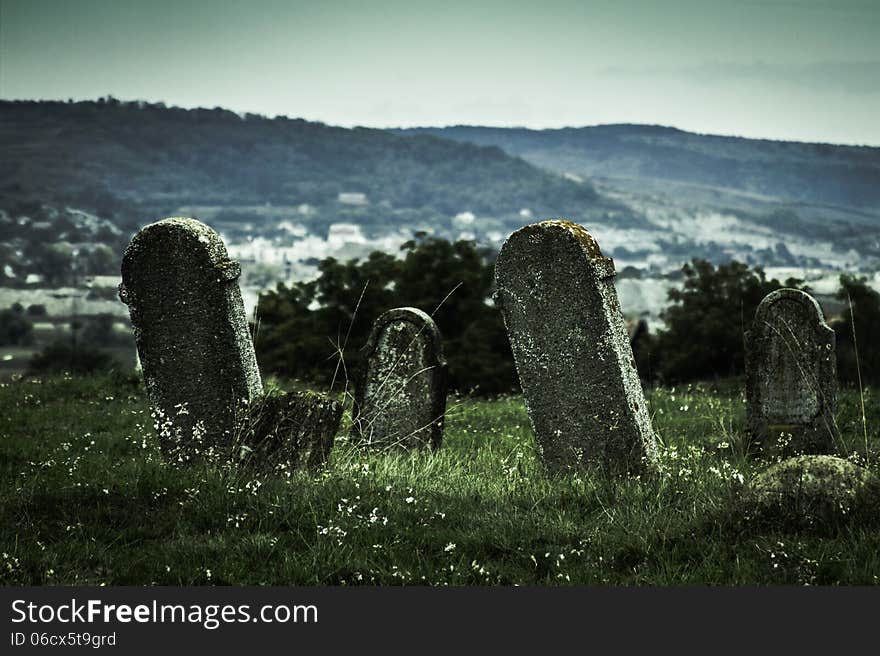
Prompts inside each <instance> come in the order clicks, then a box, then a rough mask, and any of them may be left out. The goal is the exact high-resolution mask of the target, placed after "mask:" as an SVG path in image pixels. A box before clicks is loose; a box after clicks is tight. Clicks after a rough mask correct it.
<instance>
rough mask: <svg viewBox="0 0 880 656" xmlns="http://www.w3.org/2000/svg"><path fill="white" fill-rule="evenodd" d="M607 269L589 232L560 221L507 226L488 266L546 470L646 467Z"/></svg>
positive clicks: (647, 437)
mask: <svg viewBox="0 0 880 656" xmlns="http://www.w3.org/2000/svg"><path fill="white" fill-rule="evenodd" d="M614 275H615V271H614V262H613V261H612V260H611V259H610V258H607V257H604V256H603V255H602V252H601V250H600V249H599V245H598V243H597V242H596V240H595V239H594V238H593V237H592V235H590V234H589V232H587V230H586V229H585V228H583V227H582V226H580V225H577V224H575V223H572V222H570V221H565V220H553V221H544V222H541V223H536V224H532V225H528V226H526V227H524V228H521V229H520V230H518V231H516V232H514V233H513V234H512V235H511V236H510V237H509V238H508V239H507V241H506V242H505V244H504V246H503V247H502V249H501V252H500V254H499V255H498V259H497V261H496V264H495V282H496V290H497V291H496V295H495V300H496V304H497V305H499V306H500V309H501V312H502V314H503V316H504V323H505V325H506V327H507V333H508V337H509V339H510V345H511V348H512V350H513V355H514V359H515V361H516V368H517V373H518V374H519V379H520V383H521V385H522V389H523V393H524V396H525V400H526V405H527V408H528V413H529V418H530V420H531V423H532V427H533V429H534V432H535V437H536V440H537V446H538V449H539V451H540V452H541V456H542V458H543V460H544V462H545V464H546V466H547V467H548V468H549V469H550V470H555V471H564V470H567V469H570V468H580V467H582V466H584V465H589V466H595V465H599V466H601V467H603V468H604V469H606V470H608V471H610V472H613V473H624V472H631V473H637V472H642V471H650V470H651V469H653V467H652V465H653V461H654V456H655V451H656V447H655V437H654V432H653V429H652V427H651V421H650V418H649V416H648V411H647V407H646V404H645V398H644V394H643V392H642V387H641V383H640V381H639V377H638V374H637V372H636V368H635V360H634V358H633V353H632V348H631V346H630V342H629V338H628V336H627V332H626V327H625V324H624V320H623V315H622V314H621V310H620V305H619V303H618V300H617V293H616V291H615V289H614V283H613V281H614Z"/></svg>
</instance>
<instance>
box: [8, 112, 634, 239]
mask: <svg viewBox="0 0 880 656" xmlns="http://www.w3.org/2000/svg"><path fill="white" fill-rule="evenodd" d="M0 145H2V148H3V151H4V157H3V159H2V162H0V209H7V210H9V208H10V207H13V208H14V206H15V205H16V203H19V204H20V203H21V202H22V199H28V198H30V199H33V198H36V199H39V200H42V201H48V202H50V203H52V204H55V205H64V204H70V205H73V206H75V207H79V208H82V209H85V210H88V211H91V212H94V213H95V214H97V215H99V216H101V217H106V218H114V219H115V221H116V222H117V224H119V225H122V226H123V227H125V228H127V229H132V228H133V227H135V226H137V225H138V224H143V223H145V222H146V221H149V220H153V219H155V218H156V217H159V216H166V215H168V214H171V213H173V212H174V211H175V210H176V209H178V208H181V207H191V206H209V207H213V208H215V209H216V208H221V209H222V208H229V210H230V212H228V213H227V216H226V217H225V218H226V220H232V221H234V220H236V218H238V219H240V220H242V221H244V220H256V221H260V220H261V218H260V217H261V214H260V212H259V211H258V209H259V208H260V207H265V206H266V205H267V204H271V205H272V206H282V207H285V208H290V211H289V212H288V214H290V213H295V212H294V209H295V208H297V207H299V206H301V205H308V206H310V207H311V208H313V209H316V210H317V212H314V213H311V214H309V213H308V212H306V213H304V214H303V216H300V217H299V220H301V222H304V223H309V221H311V222H312V227H315V228H316V230H317V231H319V232H320V229H324V230H326V224H328V223H330V222H333V221H334V220H352V221H354V222H357V223H360V224H361V225H364V226H366V227H370V228H376V229H379V228H388V227H391V228H394V227H396V226H398V225H410V224H412V223H414V222H421V223H423V224H428V225H436V226H437V227H438V228H443V227H445V225H446V224H447V223H448V222H449V221H450V220H451V218H452V217H454V216H455V215H456V214H457V213H460V212H466V211H467V212H473V213H475V214H477V215H486V216H490V217H495V218H504V217H507V218H509V219H511V220H513V218H514V217H517V216H518V212H519V210H520V209H522V208H530V209H531V210H532V211H533V212H535V215H536V216H553V215H566V216H573V218H578V217H579V216H580V217H581V218H586V217H587V216H589V215H591V213H600V214H603V213H604V212H606V211H608V210H613V209H617V210H618V218H617V219H616V220H617V221H619V222H621V223H622V224H625V223H627V222H628V221H630V222H638V217H637V216H636V215H635V214H634V213H632V212H620V210H621V208H620V207H619V205H618V204H616V203H614V202H612V201H610V200H608V199H603V198H601V197H600V196H599V195H598V194H597V192H596V191H595V189H594V188H593V187H592V186H591V185H589V184H587V183H582V184H578V183H575V182H572V181H571V180H567V179H565V178H563V177H562V176H561V175H559V174H556V173H553V172H549V171H544V170H540V169H538V168H537V167H535V166H534V165H531V164H529V163H527V162H525V161H524V160H522V159H520V158H518V157H515V156H510V155H508V154H506V153H504V152H503V151H502V150H501V149H500V148H497V147H494V146H475V145H472V144H462V143H459V142H456V141H452V140H446V139H439V138H436V137H432V136H429V135H425V136H420V137H417V138H415V139H411V138H404V137H401V136H398V135H394V134H391V133H389V132H386V131H382V130H373V129H366V128H355V129H344V128H338V127H331V126H327V125H324V124H321V123H310V122H307V121H304V120H298V119H288V118H284V117H279V118H274V119H270V118H267V117H263V116H256V115H250V114H248V115H244V116H240V115H238V114H235V113H233V112H230V111H227V110H223V109H219V108H217V109H194V110H185V109H179V108H169V107H165V106H164V105H161V104H154V105H150V104H144V103H120V102H118V101H115V100H112V99H110V100H104V101H100V102H77V103H61V102H0ZM339 194H364V196H365V202H364V203H360V204H357V203H356V204H355V205H356V206H352V205H351V204H345V203H340V197H339ZM254 208H257V209H254ZM310 215H311V216H312V218H311V219H310V218H308V217H309V216H310ZM275 218H277V217H275Z"/></svg>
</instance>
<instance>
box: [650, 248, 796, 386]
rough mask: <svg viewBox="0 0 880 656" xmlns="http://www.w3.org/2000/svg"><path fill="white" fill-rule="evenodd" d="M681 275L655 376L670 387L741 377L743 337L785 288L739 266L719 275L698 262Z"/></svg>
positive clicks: (724, 268)
mask: <svg viewBox="0 0 880 656" xmlns="http://www.w3.org/2000/svg"><path fill="white" fill-rule="evenodd" d="M682 272H683V273H684V276H685V278H684V288H683V289H680V290H679V289H672V290H670V291H669V300H670V301H671V304H670V305H669V306H668V307H667V309H666V310H665V311H664V312H663V314H662V317H663V319H664V320H665V322H666V325H667V329H666V330H665V331H664V332H662V333H660V334H659V335H658V336H657V341H656V346H655V348H656V357H655V358H653V362H654V370H655V371H656V372H657V374H658V375H659V377H661V378H662V379H664V380H666V381H669V382H684V381H690V380H699V379H706V378H713V377H718V376H730V375H735V374H740V373H742V372H743V371H744V370H745V348H744V332H745V331H747V330H748V329H749V327H750V325H751V322H752V320H753V319H754V316H755V310H756V309H757V307H758V304H759V303H760V302H761V300H762V299H763V298H764V296H766V295H767V294H769V293H770V292H772V291H773V290H775V289H779V288H780V287H781V286H782V285H781V284H780V282H779V281H778V280H776V279H772V280H768V279H767V277H766V275H765V274H764V270H763V269H761V268H760V267H758V268H755V269H749V267H748V266H747V265H745V264H743V263H741V262H736V261H734V262H730V263H728V264H722V265H720V266H718V268H717V269H716V268H715V267H714V266H713V265H712V264H711V263H709V262H707V261H706V260H699V259H695V260H693V261H691V262H690V263H689V264H686V265H684V267H682ZM800 282H801V281H799V280H794V279H790V280H788V281H787V284H789V286H797V285H798V284H799V283H800Z"/></svg>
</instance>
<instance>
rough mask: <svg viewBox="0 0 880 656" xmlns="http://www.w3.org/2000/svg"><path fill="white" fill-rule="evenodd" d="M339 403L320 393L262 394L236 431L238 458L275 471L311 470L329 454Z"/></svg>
mask: <svg viewBox="0 0 880 656" xmlns="http://www.w3.org/2000/svg"><path fill="white" fill-rule="evenodd" d="M341 419H342V404H341V403H340V402H339V401H336V400H332V399H329V398H328V397H326V396H323V395H321V394H314V393H310V392H289V393H287V394H281V395H265V396H263V397H261V398H260V399H258V400H257V401H256V402H254V403H253V404H252V405H251V406H250V408H249V409H248V413H247V415H246V416H245V418H244V419H243V423H242V425H241V427H240V428H239V430H238V434H237V443H236V450H237V457H238V458H239V461H240V462H241V463H242V464H244V465H246V466H251V467H254V468H257V469H260V470H263V471H271V472H274V473H279V474H283V473H287V472H293V471H296V470H298V469H314V468H317V467H319V466H321V465H323V464H324V463H325V462H326V461H327V458H328V457H329V456H330V451H331V449H332V448H333V441H334V438H335V437H336V432H337V431H338V430H339V422H340V421H341Z"/></svg>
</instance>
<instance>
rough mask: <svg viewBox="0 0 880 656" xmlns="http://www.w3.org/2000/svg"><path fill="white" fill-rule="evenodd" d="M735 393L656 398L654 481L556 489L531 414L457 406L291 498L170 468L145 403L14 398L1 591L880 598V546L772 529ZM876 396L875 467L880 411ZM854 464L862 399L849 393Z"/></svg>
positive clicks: (299, 480) (339, 465) (64, 391)
mask: <svg viewBox="0 0 880 656" xmlns="http://www.w3.org/2000/svg"><path fill="white" fill-rule="evenodd" d="M740 388H741V385H740V384H739V383H737V382H732V383H729V384H725V385H721V386H720V387H707V386H702V385H698V386H692V387H685V388H677V389H669V388H663V389H656V390H653V391H650V392H649V393H648V402H649V405H650V410H651V413H652V416H653V420H654V425H655V428H656V430H657V432H658V434H659V435H660V436H661V438H662V448H661V450H660V458H659V462H660V466H661V468H662V470H663V473H664V476H662V477H658V478H657V479H654V480H643V479H639V478H623V479H612V478H606V477H605V476H603V475H601V474H599V473H592V472H585V473H572V474H569V475H565V476H548V475H547V474H545V472H544V471H543V469H542V467H541V465H540V463H539V461H538V459H537V458H536V454H535V446H534V438H533V436H532V432H531V428H530V426H529V422H528V419H527V417H526V413H525V408H524V405H523V402H522V399H521V398H520V397H517V396H512V397H501V398H497V399H492V400H478V399H471V398H467V397H463V398H454V399H452V398H451V399H450V403H449V406H450V412H449V414H448V416H447V421H446V434H445V438H444V443H443V447H442V448H441V449H439V450H437V451H433V452H432V451H428V450H423V451H417V452H405V451H400V450H398V451H392V452H381V451H376V450H372V449H362V448H357V447H356V446H355V445H354V444H351V443H350V442H349V441H348V439H347V438H346V434H347V431H346V427H345V426H344V427H343V430H342V431H341V432H340V438H338V439H337V444H336V447H335V448H334V451H333V453H332V455H331V458H330V461H329V463H328V465H327V466H326V467H325V468H323V469H322V470H320V471H316V472H299V473H293V474H290V475H284V476H265V475H256V474H246V473H244V472H242V471H239V470H236V469H231V468H223V467H211V466H205V465H203V466H195V467H188V468H177V467H171V466H168V465H166V464H165V463H164V462H163V461H162V459H161V458H160V455H159V450H158V444H157V441H156V439H155V437H154V435H153V431H152V429H151V425H150V415H149V410H148V406H147V403H146V399H145V396H144V393H143V390H142V388H141V387H140V386H139V385H136V384H132V383H130V382H125V381H124V380H114V379H111V378H102V377H97V378H83V379H71V378H69V377H66V378H65V377H61V378H54V379H48V380H43V381H24V382H18V383H7V384H4V385H3V386H2V387H0V526H2V527H3V528H2V530H0V583H3V584H14V585H18V584H37V585H39V584H104V583H106V584H115V585H121V584H130V585H140V584H167V585H179V584H236V585H243V584H281V585H285V584H306V585H308V584H318V585H322V584H334V585H337V584H338V585H342V584H344V585H350V584H366V583H376V584H430V585H460V584H504V585H511V584H523V585H531V584H539V585H543V584H561V585H568V584H590V585H593V584H635V585H640V584H657V585H668V584H671V585H680V584H765V583H792V584H825V583H850V584H867V583H874V582H876V581H877V577H878V576H880V533H878V531H877V530H876V528H872V527H867V526H859V525H845V526H843V527H840V528H839V529H836V530H835V531H833V532H831V533H825V534H820V533H797V532H794V533H792V532H786V531H785V530H784V529H782V528H774V527H766V526H765V527H761V528H758V527H755V526H752V525H750V524H748V523H747V522H744V521H743V520H742V517H741V516H740V514H739V513H738V512H737V509H738V502H739V498H740V493H741V490H742V488H743V485H744V484H746V483H747V482H748V480H749V479H750V478H751V477H752V476H753V475H754V474H755V473H756V472H758V471H761V470H763V469H764V468H765V467H766V466H767V464H768V463H767V462H765V461H755V460H752V459H749V458H748V457H747V456H746V454H745V449H744V447H743V445H744V444H745V437H744V420H745V416H744V414H745V402H744V398H743V396H742V392H741V389H740ZM873 394H875V390H872V389H871V388H865V390H864V401H865V403H864V408H865V410H866V413H867V414H866V418H865V421H864V426H865V427H867V428H866V431H867V433H866V434H867V439H868V446H869V448H870V452H871V454H872V457H871V458H870V462H872V463H874V462H877V459H876V457H873V454H875V452H876V450H877V449H878V446H880V428H878V427H880V404H877V403H872V402H871V400H872V398H873ZM839 407H840V411H839V415H838V423H839V425H840V428H841V434H842V437H843V441H844V444H843V448H844V451H845V452H846V453H850V452H852V453H855V452H856V451H857V450H858V451H861V450H862V448H863V445H862V440H863V434H862V433H863V431H862V430H861V429H862V426H863V422H862V416H861V411H860V409H861V407H863V406H862V399H860V396H859V394H858V392H856V391H855V390H844V391H843V392H842V394H841V399H840V404H839Z"/></svg>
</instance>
